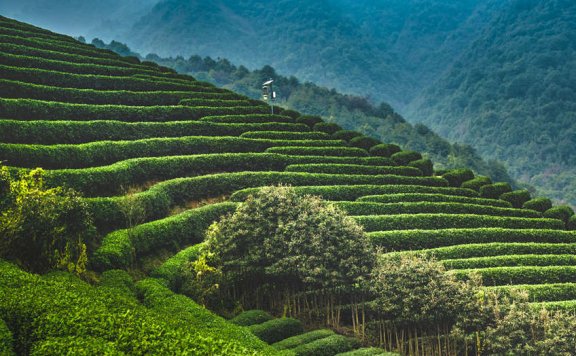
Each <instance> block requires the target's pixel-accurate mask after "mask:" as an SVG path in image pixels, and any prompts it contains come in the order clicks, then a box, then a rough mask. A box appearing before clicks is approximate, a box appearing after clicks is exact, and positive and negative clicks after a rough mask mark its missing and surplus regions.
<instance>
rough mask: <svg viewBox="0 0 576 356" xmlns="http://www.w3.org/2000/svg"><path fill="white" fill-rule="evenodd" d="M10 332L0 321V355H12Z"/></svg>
mask: <svg viewBox="0 0 576 356" xmlns="http://www.w3.org/2000/svg"><path fill="white" fill-rule="evenodd" d="M13 341H14V340H13V338H12V332H10V329H8V327H7V326H6V323H5V322H4V320H2V319H0V354H2V355H6V356H10V355H14V349H13Z"/></svg>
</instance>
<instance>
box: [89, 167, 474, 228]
mask: <svg viewBox="0 0 576 356" xmlns="http://www.w3.org/2000/svg"><path fill="white" fill-rule="evenodd" d="M270 184H289V185H294V186H298V185H328V184H330V185H332V186H331V187H329V188H328V187H327V188H328V189H327V194H335V195H339V196H342V195H346V194H352V195H358V194H361V195H363V194H362V193H364V192H367V193H368V194H377V193H385V192H434V193H439V192H446V193H447V194H470V193H472V194H474V191H471V190H458V189H456V188H451V189H455V190H451V189H445V188H444V189H442V188H441V187H442V186H444V185H445V184H446V181H444V180H442V179H441V178H438V177H402V176H367V175H344V174H333V175H331V174H311V173H299V172H240V173H222V174H213V175H207V176H200V177H192V178H180V179H173V180H169V181H164V182H161V183H158V184H156V185H154V186H153V187H152V188H150V189H149V190H147V191H145V192H142V193H138V194H136V195H135V196H137V197H138V200H140V201H141V202H142V204H143V205H144V206H145V211H146V214H145V215H146V216H145V219H144V221H150V220H154V219H160V218H163V217H165V216H166V214H167V213H168V211H169V209H170V208H171V207H173V206H175V205H178V204H186V203H187V202H189V201H196V200H200V199H204V198H209V197H219V196H222V195H225V194H232V193H233V192H235V191H237V190H239V189H244V188H252V187H261V186H264V185H270ZM349 184H364V185H367V184H374V185H378V184H380V185H384V186H360V187H359V188H360V189H359V190H358V189H356V188H357V187H348V186H344V185H349ZM402 184H404V185H402ZM411 184H417V185H411ZM339 186H343V187H339ZM350 188H352V189H350ZM120 199H122V198H117V197H114V198H90V199H87V203H88V204H89V206H90V210H91V212H92V214H93V216H94V221H95V225H96V226H97V227H98V229H99V231H110V230H112V229H118V228H121V227H123V226H125V225H124V220H123V219H122V213H121V211H120V210H119V208H118V201H120ZM354 199H355V198H354ZM354 199H348V200H354Z"/></svg>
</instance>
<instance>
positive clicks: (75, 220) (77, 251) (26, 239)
mask: <svg viewBox="0 0 576 356" xmlns="http://www.w3.org/2000/svg"><path fill="white" fill-rule="evenodd" d="M0 172H1V173H0V175H1V177H0V185H2V191H0V193H3V194H2V195H0V236H1V237H2V238H1V239H0V257H2V258H9V259H13V260H15V261H17V262H18V263H19V264H20V265H22V266H24V267H25V268H26V269H28V270H30V271H33V272H39V273H42V272H46V271H48V270H49V269H52V268H61V269H64V270H68V271H70V272H75V273H78V274H82V273H84V272H85V270H86V263H87V258H88V257H87V248H86V244H85V243H84V241H89V240H90V239H91V238H92V237H93V236H94V233H95V231H94V226H93V224H92V217H91V216H90V213H89V211H88V206H87V205H86V203H85V202H84V201H83V200H82V199H81V198H80V196H79V195H78V193H76V192H75V191H73V190H71V189H64V188H62V187H57V188H51V189H47V188H45V187H44V172H43V170H41V169H35V170H32V171H30V172H28V173H27V174H25V175H23V176H22V177H20V178H18V179H16V178H13V177H11V176H10V174H6V173H7V170H6V168H5V167H2V166H0ZM7 183H8V184H9V185H8V184H7Z"/></svg>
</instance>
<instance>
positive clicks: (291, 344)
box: [272, 329, 334, 350]
mask: <svg viewBox="0 0 576 356" xmlns="http://www.w3.org/2000/svg"><path fill="white" fill-rule="evenodd" d="M332 335H334V331H332V330H330V329H319V330H314V331H309V332H307V333H304V334H300V335H296V336H292V337H289V338H287V339H284V340H282V341H278V342H276V343H274V344H272V347H274V348H275V349H276V350H287V349H293V348H295V347H297V346H300V345H303V344H307V343H309V342H311V341H314V340H318V339H323V338H325V337H328V336H332Z"/></svg>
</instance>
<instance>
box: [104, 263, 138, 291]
mask: <svg viewBox="0 0 576 356" xmlns="http://www.w3.org/2000/svg"><path fill="white" fill-rule="evenodd" d="M98 286H99V287H104V288H112V289H114V293H116V294H118V295H123V296H126V297H128V298H136V285H135V284H134V280H133V279H132V277H131V276H130V275H129V274H128V272H126V271H124V270H121V269H111V270H108V271H104V272H103V273H102V275H101V277H100V283H99V284H98Z"/></svg>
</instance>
